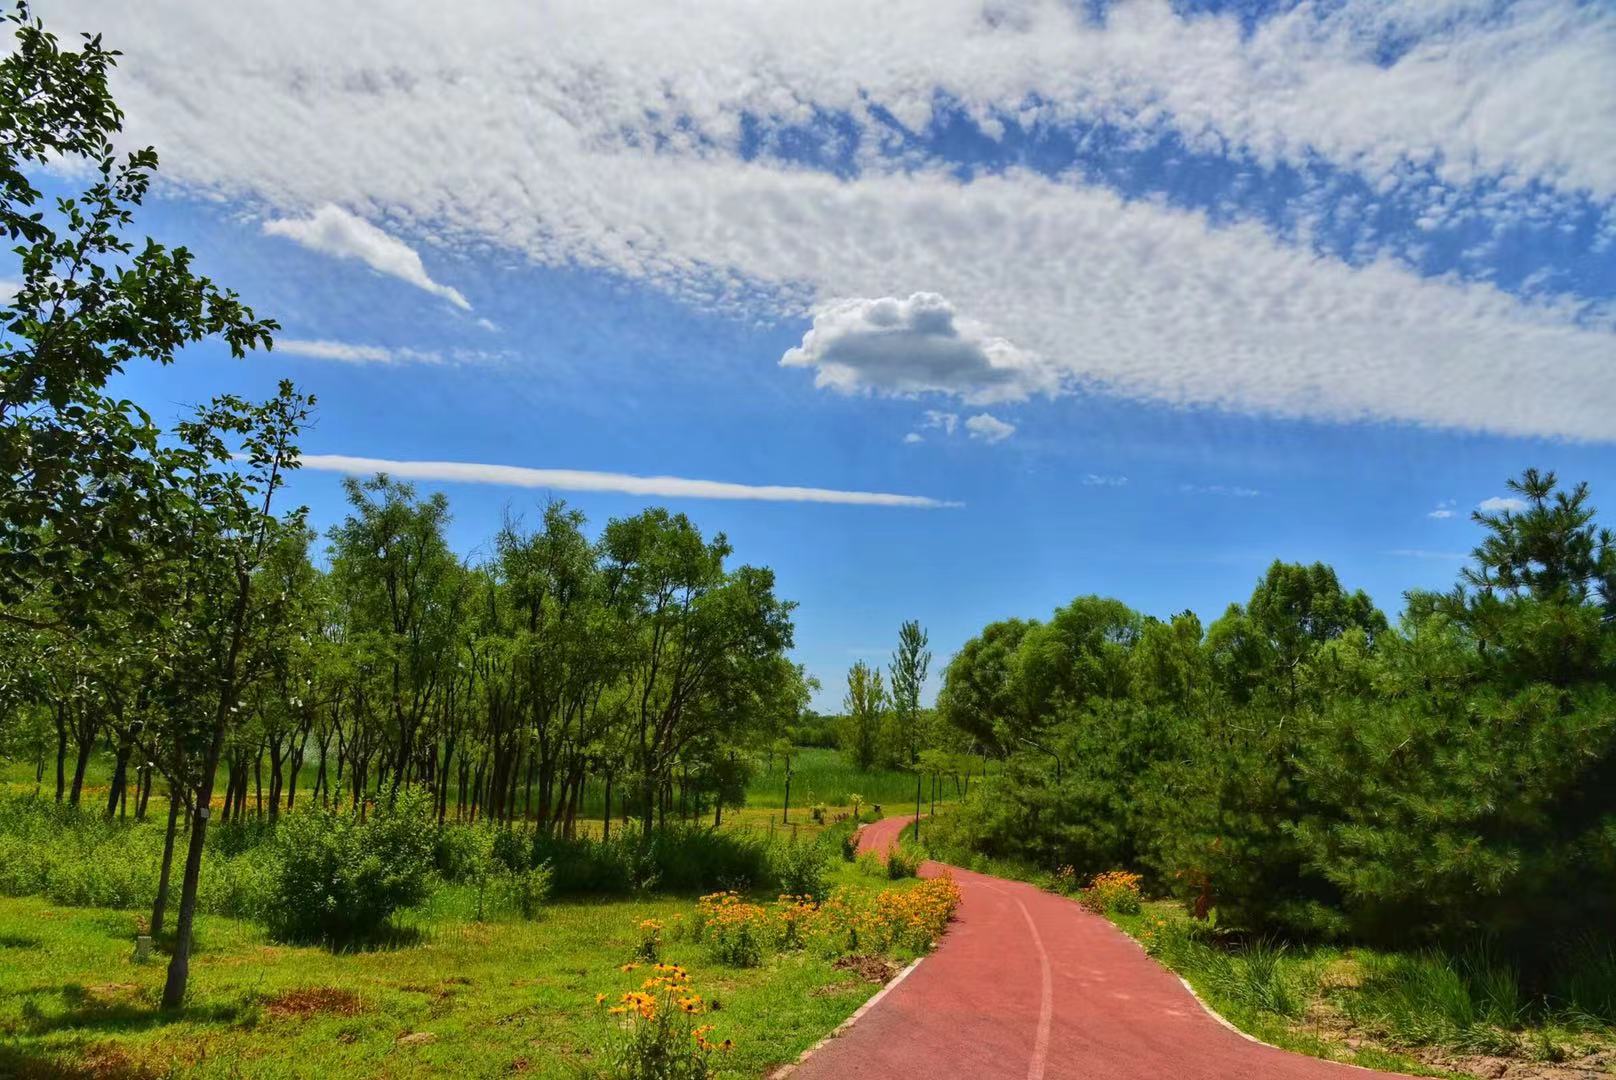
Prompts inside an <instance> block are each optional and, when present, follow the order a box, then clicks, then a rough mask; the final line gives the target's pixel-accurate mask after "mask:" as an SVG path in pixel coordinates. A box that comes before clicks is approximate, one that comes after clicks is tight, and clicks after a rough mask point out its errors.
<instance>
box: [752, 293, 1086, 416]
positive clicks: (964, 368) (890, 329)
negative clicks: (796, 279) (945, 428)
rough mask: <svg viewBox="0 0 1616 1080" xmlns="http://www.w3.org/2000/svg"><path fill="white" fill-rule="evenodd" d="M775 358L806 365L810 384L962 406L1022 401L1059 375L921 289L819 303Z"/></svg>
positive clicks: (1053, 385) (1051, 385) (1056, 383)
mask: <svg viewBox="0 0 1616 1080" xmlns="http://www.w3.org/2000/svg"><path fill="white" fill-rule="evenodd" d="M780 364H781V366H782V367H805V368H812V369H813V370H814V385H815V386H819V387H827V388H829V389H832V390H837V391H840V392H841V393H844V394H852V393H859V392H876V393H885V394H924V393H939V394H947V395H950V396H953V397H958V398H960V399H961V400H963V401H965V402H966V403H967V404H970V405H988V404H994V403H997V402H1006V401H1025V400H1026V399H1027V398H1029V397H1031V396H1032V395H1033V394H1037V393H1043V394H1054V393H1055V392H1056V391H1057V390H1058V389H1059V388H1060V378H1059V376H1058V375H1057V374H1056V373H1055V371H1054V370H1053V369H1051V368H1050V367H1049V366H1047V365H1046V364H1045V363H1044V362H1043V361H1042V360H1041V359H1039V358H1038V357H1037V356H1035V355H1033V354H1032V353H1029V352H1027V351H1026V350H1024V349H1020V348H1018V347H1016V346H1015V345H1013V344H1011V343H1010V342H1009V341H1007V340H1005V339H1004V338H1002V337H998V336H996V335H994V334H992V333H990V332H989V331H988V329H987V327H985V326H984V325H982V324H981V323H979V322H977V321H975V320H973V319H967V318H962V317H961V316H960V315H959V314H958V313H957V312H956V311H955V310H954V305H953V304H951V303H949V302H948V300H947V299H945V298H944V297H942V296H939V295H938V294H937V293H929V292H918V293H914V294H913V295H911V296H909V297H908V298H906V299H899V298H897V297H892V296H886V297H881V298H879V299H873V300H860V299H853V300H833V301H830V302H829V303H825V304H821V305H820V306H818V307H817V308H815V309H814V313H813V326H812V327H811V328H810V329H809V330H808V332H807V333H806V334H804V335H803V338H802V344H801V345H799V346H797V347H796V348H794V349H790V350H788V351H787V352H786V354H785V355H784V356H782V357H781V358H780Z"/></svg>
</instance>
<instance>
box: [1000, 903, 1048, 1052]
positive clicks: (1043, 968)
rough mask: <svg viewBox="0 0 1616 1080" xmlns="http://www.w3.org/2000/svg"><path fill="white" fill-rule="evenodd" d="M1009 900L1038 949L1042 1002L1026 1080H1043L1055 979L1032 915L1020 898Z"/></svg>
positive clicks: (1039, 1007)
mask: <svg viewBox="0 0 1616 1080" xmlns="http://www.w3.org/2000/svg"><path fill="white" fill-rule="evenodd" d="M1011 899H1013V900H1014V901H1015V902H1016V907H1018V908H1020V909H1021V917H1022V918H1023V919H1026V920H1027V929H1028V930H1029V931H1031V933H1032V943H1033V944H1034V945H1035V946H1037V948H1038V967H1039V973H1040V974H1041V975H1042V976H1043V986H1042V988H1041V991H1042V1000H1041V1001H1040V1002H1039V1003H1038V1034H1037V1035H1036V1036H1035V1037H1034V1038H1033V1043H1032V1061H1031V1062H1030V1063H1029V1064H1028V1066H1027V1080H1044V1059H1045V1058H1047V1057H1048V1056H1049V1026H1050V1023H1051V1021H1053V1019H1054V1015H1055V979H1054V976H1053V975H1052V974H1051V972H1050V970H1049V953H1047V952H1046V951H1044V939H1043V938H1041V937H1039V936H1038V924H1037V923H1035V922H1033V921H1032V913H1031V912H1029V911H1028V910H1027V905H1026V904H1023V903H1022V902H1021V897H1019V896H1012V897H1011Z"/></svg>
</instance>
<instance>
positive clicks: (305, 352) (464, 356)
mask: <svg viewBox="0 0 1616 1080" xmlns="http://www.w3.org/2000/svg"><path fill="white" fill-rule="evenodd" d="M275 349H276V351H277V352H283V353H289V354H290V355H292V356H302V357H305V358H307V359H310V360H334V361H336V362H338V363H342V364H495V363H498V362H499V361H501V360H503V359H506V358H507V354H505V353H501V352H489V351H486V350H482V349H450V350H448V351H447V352H440V351H439V350H437V349H412V348H409V347H408V346H391V345H360V344H355V343H353V342H348V341H329V340H325V339H320V338H315V339H307V338H276V339H275Z"/></svg>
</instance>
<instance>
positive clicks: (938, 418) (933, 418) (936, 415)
mask: <svg viewBox="0 0 1616 1080" xmlns="http://www.w3.org/2000/svg"><path fill="white" fill-rule="evenodd" d="M921 426H922V427H928V428H941V429H942V430H943V434H944V435H952V434H954V429H955V428H957V427H959V413H951V412H940V411H938V410H937V409H927V410H926V417H925V421H924V422H923V423H922V425H921Z"/></svg>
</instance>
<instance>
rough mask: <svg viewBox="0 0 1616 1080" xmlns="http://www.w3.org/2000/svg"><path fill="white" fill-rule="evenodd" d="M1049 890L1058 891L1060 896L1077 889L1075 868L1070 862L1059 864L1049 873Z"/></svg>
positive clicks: (1067, 894) (1070, 893)
mask: <svg viewBox="0 0 1616 1080" xmlns="http://www.w3.org/2000/svg"><path fill="white" fill-rule="evenodd" d="M1049 891H1050V892H1054V893H1060V894H1061V895H1062V896H1071V895H1072V894H1073V893H1075V892H1077V891H1078V886H1077V870H1076V869H1074V868H1073V867H1072V866H1071V865H1070V864H1068V865H1066V866H1060V867H1057V868H1056V869H1055V872H1054V873H1053V874H1051V875H1049Z"/></svg>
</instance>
